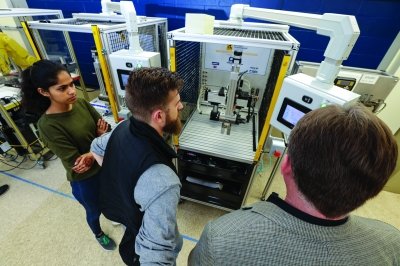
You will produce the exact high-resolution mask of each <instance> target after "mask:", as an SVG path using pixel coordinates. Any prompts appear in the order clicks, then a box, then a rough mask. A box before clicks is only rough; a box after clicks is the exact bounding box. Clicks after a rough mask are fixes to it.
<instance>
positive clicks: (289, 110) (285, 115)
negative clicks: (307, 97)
mask: <svg viewBox="0 0 400 266" xmlns="http://www.w3.org/2000/svg"><path fill="white" fill-rule="evenodd" d="M310 111H311V109H310V108H308V107H305V106H304V105H301V104H299V103H297V102H295V101H293V100H291V99H289V98H284V99H283V102H282V107H281V109H280V111H279V114H278V117H277V120H278V121H279V122H281V123H282V124H284V125H285V126H287V127H288V128H290V129H292V128H293V127H294V126H295V125H296V124H297V122H298V121H299V120H300V119H301V118H302V117H303V116H304V115H305V114H306V113H308V112H310Z"/></svg>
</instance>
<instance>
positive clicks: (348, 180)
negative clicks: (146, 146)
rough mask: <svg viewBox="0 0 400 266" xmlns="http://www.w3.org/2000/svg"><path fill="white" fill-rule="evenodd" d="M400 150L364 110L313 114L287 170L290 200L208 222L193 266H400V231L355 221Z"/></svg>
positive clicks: (302, 123) (304, 122)
mask: <svg viewBox="0 0 400 266" xmlns="http://www.w3.org/2000/svg"><path fill="white" fill-rule="evenodd" d="M397 153H398V148H397V144H396V141H395V139H394V137H393V136H392V134H391V132H390V130H389V129H388V127H387V126H386V125H385V124H384V123H383V122H382V121H381V120H379V118H377V117H376V116H375V115H374V114H372V113H371V112H370V111H369V110H367V109H366V108H365V107H363V106H361V105H358V104H357V105H351V106H345V107H339V106H328V107H326V108H321V109H318V110H314V111H311V112H309V113H308V114H306V115H305V116H304V117H303V118H302V119H301V120H299V122H298V123H297V125H296V126H295V128H294V129H293V131H292V132H291V135H290V138H289V144H288V154H287V156H285V157H284V159H283V161H282V164H281V173H282V175H283V178H284V181H285V184H286V190H287V195H286V198H285V199H284V200H282V199H280V198H279V197H278V195H277V194H275V193H272V195H271V196H269V198H268V200H267V201H266V202H259V203H256V204H254V205H253V206H252V207H248V208H243V209H241V210H238V211H235V212H232V213H230V214H227V215H224V216H222V217H220V218H219V219H217V220H215V221H212V222H210V223H208V224H207V226H206V228H205V230H204V232H203V234H202V236H201V239H200V241H199V242H198V243H197V245H196V247H195V248H194V250H193V251H192V253H191V255H190V257H189V264H190V265H202V266H205V265H400V231H399V230H397V229H396V228H394V227H393V226H391V225H388V224H385V223H383V222H380V221H377V220H372V219H366V218H361V217H357V216H354V215H349V213H350V212H351V211H353V210H354V209H356V208H358V207H360V206H361V205H363V204H364V203H365V202H366V201H367V200H368V199H370V198H372V197H374V196H375V195H377V194H378V193H379V192H380V191H381V190H382V188H383V186H384V185H385V183H386V182H387V180H388V178H389V176H390V175H391V174H392V172H393V170H394V168H395V165H396V159H397Z"/></svg>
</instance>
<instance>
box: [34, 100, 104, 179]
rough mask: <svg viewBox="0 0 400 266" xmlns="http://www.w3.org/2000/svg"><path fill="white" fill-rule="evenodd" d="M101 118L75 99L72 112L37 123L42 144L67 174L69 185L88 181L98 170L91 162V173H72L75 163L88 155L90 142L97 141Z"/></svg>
mask: <svg viewBox="0 0 400 266" xmlns="http://www.w3.org/2000/svg"><path fill="white" fill-rule="evenodd" d="M99 118H100V115H99V114H98V113H97V111H96V110H95V109H94V108H93V107H92V106H91V105H90V104H89V103H88V102H86V101H85V100H83V99H78V100H77V102H76V103H75V104H74V105H73V107H72V110H71V111H68V112H65V113H58V114H43V115H42V116H41V117H40V119H39V121H38V128H39V134H40V137H41V139H42V140H43V142H44V143H45V144H46V145H47V147H49V149H50V150H51V151H52V152H54V154H56V155H57V156H58V157H59V158H60V159H61V162H62V164H63V165H64V168H65V170H66V171H67V179H68V181H77V180H83V179H86V178H89V177H91V176H93V175H94V174H96V173H97V172H98V171H99V169H100V166H99V165H98V164H97V163H96V162H94V164H93V166H92V168H91V169H89V170H88V171H86V172H85V173H82V174H78V173H75V172H74V171H72V167H73V166H74V163H75V160H76V159H77V158H78V157H79V156H80V155H82V154H84V153H87V152H89V150H90V144H91V143H92V140H93V139H94V138H96V137H97V133H96V131H97V121H98V119H99Z"/></svg>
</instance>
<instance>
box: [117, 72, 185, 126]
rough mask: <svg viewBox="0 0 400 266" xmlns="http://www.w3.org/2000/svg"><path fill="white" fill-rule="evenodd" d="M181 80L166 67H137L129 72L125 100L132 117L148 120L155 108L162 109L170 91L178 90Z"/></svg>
mask: <svg viewBox="0 0 400 266" xmlns="http://www.w3.org/2000/svg"><path fill="white" fill-rule="evenodd" d="M182 86H183V81H182V79H181V78H180V77H179V75H178V74H177V73H172V72H170V71H169V70H168V69H166V68H161V67H153V68H146V67H144V68H138V69H135V70H133V71H132V72H131V74H130V75H129V79H128V84H127V85H126V87H125V92H126V95H125V97H126V98H125V100H126V104H127V106H128V108H129V110H130V111H131V112H132V115H133V117H135V118H137V119H140V120H142V121H145V122H148V121H149V120H150V117H151V114H152V112H153V111H154V110H156V109H164V108H165V106H166V104H167V102H168V96H169V92H170V91H174V90H178V91H179V90H180V89H181V88H182Z"/></svg>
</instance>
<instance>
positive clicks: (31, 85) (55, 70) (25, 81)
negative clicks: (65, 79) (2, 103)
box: [21, 60, 68, 115]
mask: <svg viewBox="0 0 400 266" xmlns="http://www.w3.org/2000/svg"><path fill="white" fill-rule="evenodd" d="M62 71H66V72H68V70H67V69H66V68H65V67H64V66H63V65H61V64H59V63H55V62H52V61H50V60H40V61H37V62H35V63H34V64H33V65H32V66H30V67H28V68H27V69H25V70H24V71H23V72H22V84H21V97H22V100H21V103H22V106H23V107H24V109H25V111H26V112H29V113H32V114H35V115H42V114H43V113H44V112H45V111H46V110H47V108H49V106H50V99H49V98H47V97H45V96H43V95H41V94H40V93H39V92H38V90H37V89H38V88H42V89H43V90H45V91H48V89H49V87H51V86H53V85H56V84H57V82H58V74H59V73H60V72H62Z"/></svg>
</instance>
